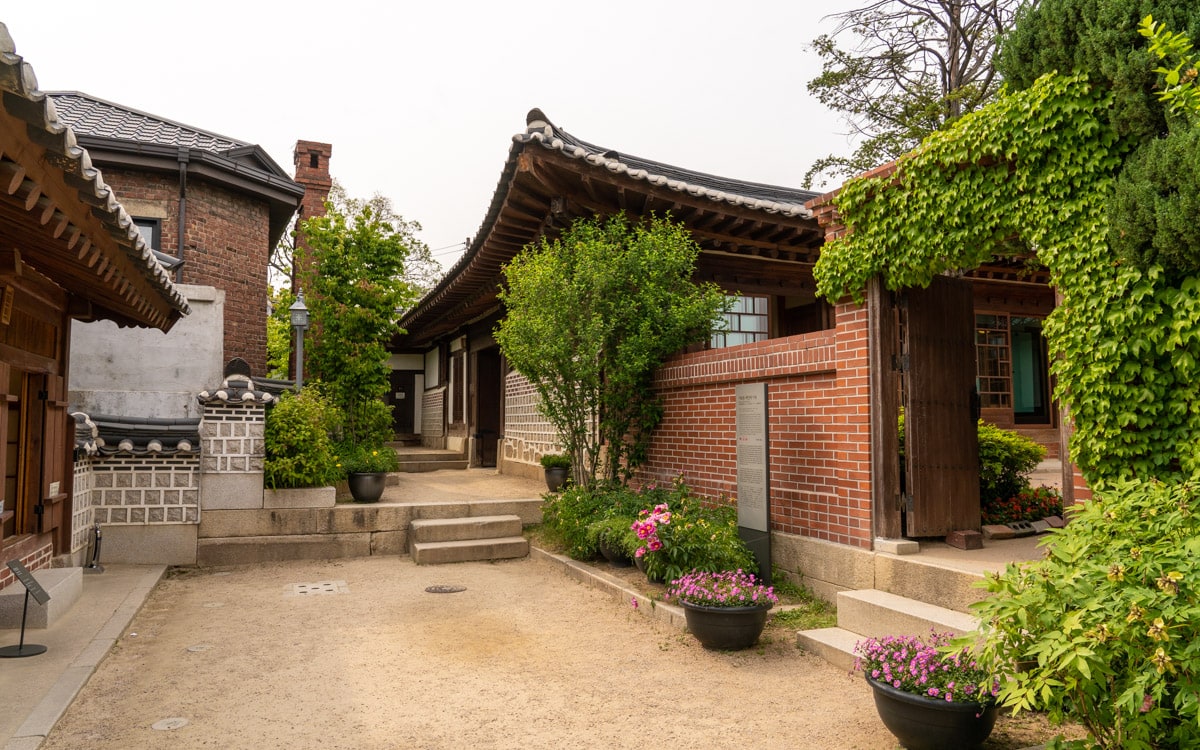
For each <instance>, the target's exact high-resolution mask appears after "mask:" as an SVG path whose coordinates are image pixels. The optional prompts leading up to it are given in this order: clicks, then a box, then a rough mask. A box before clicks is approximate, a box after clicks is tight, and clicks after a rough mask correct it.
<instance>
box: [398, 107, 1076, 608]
mask: <svg viewBox="0 0 1200 750" xmlns="http://www.w3.org/2000/svg"><path fill="white" fill-rule="evenodd" d="M617 212H625V213H626V214H627V215H629V216H631V217H638V216H645V215H648V214H651V213H656V214H658V215H666V214H668V213H669V215H670V217H671V218H672V219H673V220H675V221H677V222H680V223H682V224H683V225H684V226H686V227H687V228H688V229H689V230H690V231H691V233H692V235H693V237H694V239H695V240H696V242H697V243H698V244H699V245H700V247H701V249H702V252H701V254H700V257H699V260H698V263H697V271H696V275H695V278H696V280H697V281H712V282H715V283H716V284H717V285H719V286H720V287H721V288H722V289H724V290H725V291H726V293H727V294H729V295H730V296H731V297H733V298H734V302H733V304H734V308H733V310H732V312H731V313H730V314H729V315H728V319H727V322H728V324H729V328H728V332H727V333H724V334H722V335H718V336H715V337H713V340H712V341H710V342H709V343H708V345H707V346H706V347H702V348H701V350H698V351H688V352H683V353H680V354H679V355H677V356H675V357H673V358H671V359H670V360H669V361H668V362H666V363H665V365H664V366H663V367H662V368H660V371H659V373H658V375H657V377H656V380H655V386H656V389H657V390H658V393H659V395H660V396H661V398H662V400H663V402H664V405H665V415H664V418H663V420H662V423H661V425H660V426H659V428H658V429H657V430H656V432H655V435H654V439H653V444H652V446H651V449H650V453H649V459H648V461H647V462H646V463H645V464H644V465H643V466H642V467H641V470H640V475H641V477H642V478H644V479H648V480H649V479H656V480H669V479H671V478H673V477H676V476H683V477H684V479H685V480H686V481H687V482H688V484H689V485H690V486H692V487H693V488H694V489H696V490H697V491H698V492H700V493H701V494H703V495H705V496H708V497H712V498H719V497H727V498H731V499H734V500H735V501H736V497H737V469H738V467H737V450H736V443H737V440H736V435H735V421H736V420H735V417H736V403H735V397H734V394H735V388H736V386H737V385H739V384H743V383H766V384H767V399H768V408H769V420H768V422H769V424H768V427H769V430H768V432H769V475H770V476H769V495H770V505H771V508H770V531H771V537H772V540H773V550H774V552H773V557H774V563H775V564H776V565H777V566H781V567H784V568H785V569H789V570H792V571H793V572H795V571H797V570H798V569H800V568H803V571H804V577H805V579H806V581H808V582H809V583H810V584H811V585H813V586H815V587H816V588H817V589H818V590H822V591H829V590H830V587H832V588H845V587H851V588H861V587H863V586H862V585H861V583H862V582H861V581H859V580H856V576H857V575H858V572H860V571H861V570H863V565H862V564H861V560H859V558H858V556H859V555H861V554H862V553H864V552H869V551H870V550H872V549H875V548H876V547H878V546H879V544H880V540H892V539H900V538H903V537H919V538H926V537H940V536H945V535H946V534H948V533H950V532H951V531H955V530H963V529H978V528H979V523H980V517H979V493H978V463H977V455H976V453H977V448H976V441H975V418H976V415H977V413H979V412H980V411H982V413H983V415H984V416H985V417H987V418H989V419H992V420H994V421H996V422H997V423H1000V424H1002V425H1003V426H1015V427H1018V428H1022V429H1026V430H1029V431H1030V433H1031V434H1033V435H1034V436H1035V437H1037V438H1039V439H1041V440H1042V441H1043V442H1044V443H1047V444H1049V445H1050V446H1051V447H1053V448H1057V445H1058V442H1059V437H1058V430H1057V423H1056V414H1055V412H1054V409H1053V408H1051V403H1050V399H1049V392H1050V391H1049V382H1048V378H1047V375H1046V363H1045V349H1044V345H1043V344H1042V342H1041V337H1040V319H1041V318H1042V317H1043V316H1044V315H1046V314H1047V313H1048V312H1049V311H1050V310H1051V309H1052V306H1053V295H1052V293H1051V291H1050V290H1049V289H1048V288H1047V287H1046V285H1045V283H1044V279H1042V278H1031V277H1029V276H1028V275H1027V274H1025V273H1024V272H1022V271H1021V270H1020V269H1017V268H1009V267H1007V266H1004V265H1003V264H997V265H996V266H995V267H990V268H982V269H978V270H976V271H974V272H973V273H972V274H971V277H970V278H968V279H965V280H951V279H944V280H939V282H938V283H937V284H936V285H934V286H933V287H931V288H930V289H928V290H909V291H908V292H906V293H905V294H904V295H885V294H883V293H882V292H881V291H880V290H875V291H874V292H873V296H872V297H871V298H870V299H868V301H867V303H866V304H864V305H860V304H855V303H854V302H853V301H851V300H842V301H838V302H837V303H836V304H830V303H828V302H826V301H824V300H821V299H819V298H817V297H816V296H815V293H814V292H815V284H814V281H813V276H812V270H813V266H814V264H815V262H816V260H817V258H818V255H819V253H820V248H821V245H822V244H823V242H824V240H825V239H826V237H827V235H828V236H833V235H834V234H835V233H836V232H837V231H840V229H839V227H837V222H836V216H835V215H834V212H833V207H832V204H831V202H830V196H817V195H816V194H814V193H810V192H805V191H801V190H791V189H788V188H781V187H774V186H769V185H760V184H754V183H747V182H741V181H737V180H731V179H726V178H722V177H716V176H713V175H707V174H702V173H698V172H694V171H690V170H686V169H681V168H678V167H674V166H670V165H667V164H662V163H659V162H655V161H652V160H648V159H643V158H638V157H634V156H630V155H627V154H622V153H618V152H616V151H613V150H611V149H607V148H603V147H599V146H595V145H592V144H589V143H587V142H584V141H582V140H580V139H578V138H575V137H574V136H572V135H571V134H569V133H567V132H565V131H563V130H562V129H560V128H558V127H556V126H554V125H553V124H552V123H551V122H550V121H549V120H548V118H547V117H546V116H545V115H544V114H542V113H541V112H540V111H539V110H533V111H532V112H530V114H529V117H528V119H527V129H526V130H525V132H523V133H520V134H518V135H516V136H514V138H513V143H512V146H511V148H510V150H509V155H508V159H507V161H506V163H505V166H504V170H503V172H502V174H501V178H500V182H499V185H498V187H497V189H496V192H495V194H494V197H493V200H492V203H491V205H490V206H489V207H488V209H487V213H486V216H485V218H484V220H483V224H482V226H481V227H480V230H479V233H478V235H477V236H476V237H475V238H474V239H473V241H472V242H471V243H470V246H469V248H468V250H467V252H466V254H465V255H464V256H463V258H462V259H461V260H460V261H459V262H458V263H457V264H456V265H455V266H454V268H452V269H451V270H450V271H449V272H448V274H447V275H446V276H445V278H443V279H442V281H441V282H440V283H439V284H438V285H437V286H436V287H435V288H434V289H433V290H432V291H431V292H430V293H429V294H428V295H426V296H425V298H424V299H422V300H421V302H420V303H419V304H418V305H417V306H416V307H415V308H414V309H412V310H411V311H409V312H408V313H407V314H406V315H405V316H404V318H403V319H402V321H401V323H400V325H401V327H402V328H403V329H405V330H406V332H407V333H405V334H404V335H402V336H400V337H398V338H397V339H396V340H395V341H394V342H393V351H394V352H395V355H394V357H393V361H394V362H398V363H402V370H401V371H399V372H397V373H396V375H397V376H399V377H404V378H407V379H408V383H409V387H410V388H413V389H414V390H415V394H414V395H415V397H414V398H406V399H403V400H399V401H397V404H398V406H399V405H402V404H405V403H407V404H409V405H410V406H408V407H407V408H409V409H412V410H413V411H414V412H417V411H418V410H419V414H420V418H419V419H417V418H414V417H411V416H410V420H411V422H412V423H414V430H413V431H414V432H417V433H419V434H420V436H421V441H422V443H423V444H425V445H427V446H431V447H438V448H451V449H455V450H459V451H462V452H463V453H464V454H465V455H466V456H467V458H468V459H469V460H470V463H471V464H472V465H476V466H498V467H499V468H500V470H501V471H503V472H506V473H521V474H527V475H534V473H535V472H538V471H540V470H539V469H538V468H537V461H538V458H539V457H540V456H541V455H542V454H543V453H547V452H554V451H556V450H558V448H559V445H558V440H557V436H556V434H555V432H554V430H553V428H552V427H551V426H550V425H549V424H548V423H547V422H546V421H545V420H544V419H543V418H542V417H541V416H540V415H539V414H538V411H537V403H536V396H535V394H534V391H533V389H532V387H531V386H530V384H529V383H528V382H527V381H525V379H524V378H523V377H522V376H521V375H520V374H519V373H516V372H513V371H510V370H509V369H508V368H507V367H506V365H505V362H504V359H503V357H502V355H501V353H500V351H499V349H498V347H497V345H496V343H495V340H494V338H493V336H492V331H493V330H494V328H495V325H496V322H497V321H498V320H499V319H500V317H501V316H502V315H503V310H502V309H501V306H500V304H499V302H498V299H497V294H496V292H497V289H498V287H499V285H500V284H501V283H502V281H503V276H502V273H501V269H502V267H503V266H504V265H505V263H507V262H508V261H509V260H510V259H511V258H512V257H514V255H515V254H516V253H518V252H519V251H520V250H521V248H523V247H524V246H526V245H528V244H530V243H532V242H534V241H536V240H537V239H538V238H539V237H541V236H543V235H551V236H553V235H554V234H556V233H558V232H560V231H561V230H563V229H564V228H566V227H567V226H569V224H570V223H571V221H572V220H574V219H576V218H579V217H592V216H597V215H599V216H606V215H612V214H614V213H617ZM976 391H978V400H977V397H976ZM416 404H419V407H417V408H414V407H413V406H412V405H416ZM902 404H903V405H904V406H905V407H906V409H907V443H906V448H907V451H906V458H907V460H906V463H905V465H904V466H903V467H902V466H901V465H900V460H899V446H898V435H897V417H898V415H899V409H900V406H901V405H902ZM867 567H869V566H867ZM867 587H869V585H868V586H867Z"/></svg>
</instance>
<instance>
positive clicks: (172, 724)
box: [150, 717, 188, 732]
mask: <svg viewBox="0 0 1200 750" xmlns="http://www.w3.org/2000/svg"><path fill="white" fill-rule="evenodd" d="M187 723H188V720H187V719H183V718H180V717H175V718H172V719H163V720H161V721H156V722H154V723H153V724H151V725H150V728H151V729H157V730H158V731H160V732H167V731H170V730H172V729H179V728H180V727H186V726H187Z"/></svg>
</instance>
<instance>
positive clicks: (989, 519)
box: [981, 487, 1063, 525]
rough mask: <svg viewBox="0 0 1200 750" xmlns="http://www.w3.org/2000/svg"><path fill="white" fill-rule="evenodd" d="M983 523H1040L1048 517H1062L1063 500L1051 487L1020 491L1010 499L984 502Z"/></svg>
mask: <svg viewBox="0 0 1200 750" xmlns="http://www.w3.org/2000/svg"><path fill="white" fill-rule="evenodd" d="M981 510H982V512H981V516H982V519H983V523H984V524H985V525H987V524H1005V523H1012V522H1014V521H1040V520H1041V519H1043V518H1049V517H1050V516H1059V517H1060V518H1061V517H1062V514H1063V499H1062V495H1060V494H1058V490H1055V489H1054V488H1052V487H1037V488H1028V489H1024V490H1021V491H1020V492H1018V493H1017V494H1016V495H1013V496H1011V497H1006V498H1005V497H996V498H992V499H990V500H984V501H983V503H982V508H981Z"/></svg>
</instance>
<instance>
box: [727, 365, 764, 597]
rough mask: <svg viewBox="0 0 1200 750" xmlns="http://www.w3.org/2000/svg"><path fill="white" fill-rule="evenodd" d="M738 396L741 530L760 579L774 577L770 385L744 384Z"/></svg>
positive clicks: (738, 491) (738, 387)
mask: <svg viewBox="0 0 1200 750" xmlns="http://www.w3.org/2000/svg"><path fill="white" fill-rule="evenodd" d="M734 397H735V398H736V399H737V408H736V430H735V434H736V436H737V513H738V533H739V534H740V535H741V537H742V539H743V540H744V541H745V542H746V544H747V545H748V546H749V547H750V551H751V552H753V553H754V556H755V558H756V559H757V560H758V567H759V573H758V575H759V578H761V579H764V580H767V581H770V580H771V534H770V529H771V500H770V497H771V492H770V490H771V482H770V471H769V458H770V445H769V444H768V440H767V435H768V429H767V425H768V420H767V412H768V409H767V384H766V383H742V384H740V385H738V386H736V387H735V389H734Z"/></svg>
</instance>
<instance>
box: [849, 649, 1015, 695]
mask: <svg viewBox="0 0 1200 750" xmlns="http://www.w3.org/2000/svg"><path fill="white" fill-rule="evenodd" d="M951 638H952V636H951V635H950V634H949V633H937V632H931V633H930V636H929V639H928V640H927V641H926V640H922V639H921V638H919V637H917V636H908V635H890V636H885V637H883V638H868V639H867V640H865V641H859V642H858V643H857V644H856V645H855V647H854V653H856V654H858V660H857V661H856V662H855V665H854V666H855V669H859V670H862V672H863V674H865V675H866V676H867V679H869V680H873V681H876V682H881V683H883V684H885V685H890V686H891V687H893V688H895V689H897V690H901V691H903V692H906V693H911V694H912V695H918V696H923V697H925V698H928V699H931V700H937V701H945V702H947V703H975V704H979V705H981V706H991V705H994V704H995V703H996V696H997V694H998V693H999V690H1000V685H999V681H998V680H997V679H996V678H995V677H994V676H992V675H990V674H989V673H988V671H987V670H986V669H984V668H983V667H982V666H980V665H979V663H978V662H977V661H976V660H975V657H974V656H973V655H972V654H971V652H970V651H968V650H966V649H964V650H962V651H952V650H948V649H947V648H946V647H947V645H948V644H949V643H950V639H951Z"/></svg>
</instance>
